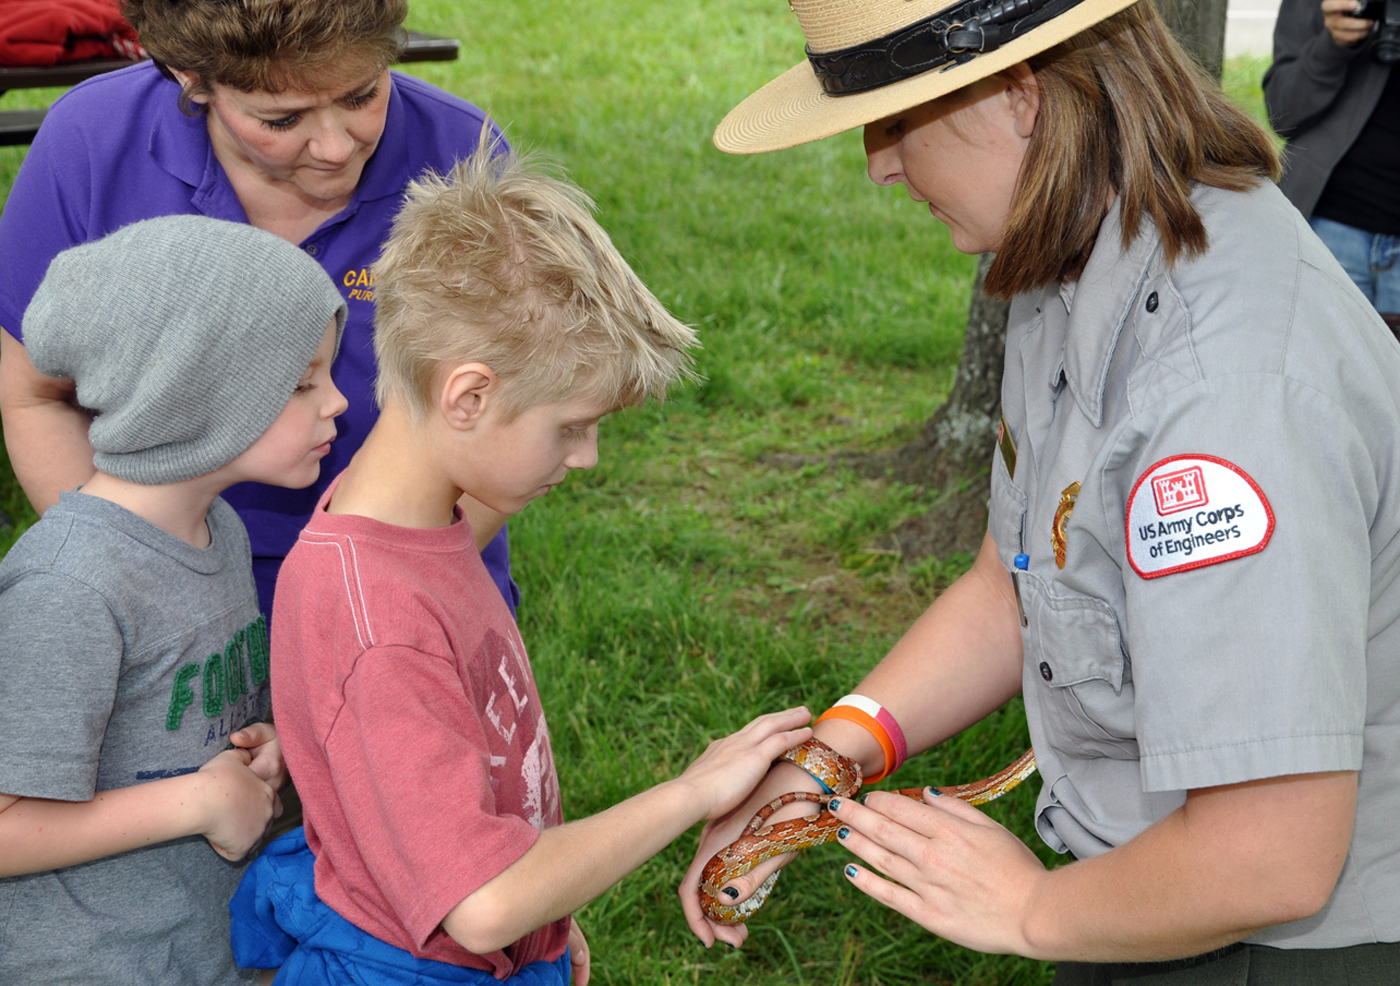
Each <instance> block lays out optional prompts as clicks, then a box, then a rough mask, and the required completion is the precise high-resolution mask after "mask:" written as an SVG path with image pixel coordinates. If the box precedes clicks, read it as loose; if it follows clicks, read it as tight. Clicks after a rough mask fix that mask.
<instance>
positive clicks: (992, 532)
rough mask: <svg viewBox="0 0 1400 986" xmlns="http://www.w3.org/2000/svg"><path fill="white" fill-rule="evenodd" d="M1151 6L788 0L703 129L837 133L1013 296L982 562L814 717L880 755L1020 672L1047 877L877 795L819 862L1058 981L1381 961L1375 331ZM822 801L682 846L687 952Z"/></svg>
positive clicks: (1389, 866) (1389, 820) (973, 943)
mask: <svg viewBox="0 0 1400 986" xmlns="http://www.w3.org/2000/svg"><path fill="white" fill-rule="evenodd" d="M1151 2H1152V0H1140V2H1138V3H1137V4H1136V5H1132V6H1129V5H1128V3H1126V2H1125V0H1045V2H1042V0H1016V2H996V0H962V2H957V0H955V2H953V3H951V4H950V3H949V2H948V0H792V7H793V10H794V11H795V12H796V15H797V18H798V20H799V22H800V24H801V26H802V29H803V31H804V33H805V35H806V38H807V55H808V58H807V60H805V61H803V62H802V63H801V64H799V65H798V66H797V67H795V68H793V69H791V70H790V71H788V72H786V73H785V74H783V75H782V76H780V77H779V78H778V79H776V80H774V81H773V82H771V83H770V84H769V85H767V86H765V87H764V88H763V89H761V90H760V91H758V92H757V93H755V94H753V95H752V96H750V97H749V98H748V99H747V100H745V101H744V102H743V103H742V104H741V105H740V106H739V107H737V108H736V109H735V110H734V111H733V112H731V113H730V115H729V116H728V117H727V118H726V119H725V120H724V122H723V123H722V124H721V125H720V127H719V129H718V131H717V133H716V135H715V141H716V143H717V144H718V145H719V147H720V148H721V149H723V150H726V151H730V152H734V153H752V152H760V151H772V150H778V149H781V148H785V147H790V146H793V145H796V144H799V143H802V142H805V141H810V140H816V139H819V138H822V137H826V136H829V135H832V134H835V133H838V132H841V131H844V130H848V129H852V128H855V127H863V128H864V134H865V149H866V154H867V158H868V168H869V176H870V178H871V180H873V181H875V182H876V183H877V184H881V185H893V184H902V185H904V186H905V187H906V189H907V190H908V192H909V194H910V195H911V196H912V197H913V198H915V199H916V200H919V201H923V202H927V203H928V205H929V211H930V212H931V213H932V215H933V216H934V218H936V219H939V220H941V221H942V222H944V223H945V224H946V225H947V226H948V228H949V230H950V232H951V235H952V239H953V243H954V244H955V245H956V246H957V247H958V248H959V249H960V250H963V251H964V252H967V253H980V252H985V251H992V252H995V253H996V254H997V258H996V262H995V263H994V264H993V265H992V267H991V269H990V272H989V274H988V277H987V288H988V290H989V291H990V292H992V293H995V294H1000V295H1003V296H1007V297H1013V298H1014V300H1013V304H1012V308H1011V316H1010V324H1009V328H1008V332H1007V340H1006V370H1005V377H1004V383H1003V389H1002V412H1003V416H1004V420H1003V424H1002V433H1001V436H1000V438H1001V440H1000V441H999V442H997V441H995V439H994V436H988V452H989V454H990V455H991V468H992V497H991V501H990V507H989V520H988V531H987V536H986V540H985V542H984V544H983V547H982V550H981V552H980V554H979V555H978V557H977V559H976V562H975V563H974V565H973V567H972V569H971V571H969V572H968V574H967V575H965V576H964V577H963V578H961V579H960V580H959V581H958V582H957V583H956V584H955V585H954V586H952V587H951V588H950V589H949V590H948V591H947V592H946V593H944V594H943V595H942V596H941V597H940V598H939V599H938V601H937V602H935V603H934V605H933V606H932V607H931V608H930V609H929V611H928V612H927V613H925V614H924V616H923V617H921V618H920V619H919V621H918V622H917V623H916V624H915V625H914V627H913V628H912V629H911V630H910V631H909V632H908V634H907V635H906V636H905V637H904V638H903V639H902V640H901V641H900V642H899V643H898V644H897V645H896V646H895V647H894V649H893V650H892V651H891V652H890V653H889V655H888V656H887V657H886V658H885V659H884V660H883V661H882V662H881V663H880V664H879V665H878V666H877V667H876V668H875V669H874V670H873V671H872V672H871V673H870V674H869V675H868V676H867V677H866V678H865V679H864V680H863V681H861V682H860V683H859V684H856V685H855V693H856V694H855V696H854V697H848V698H847V699H843V700H842V702H841V703H838V712H839V714H838V715H835V716H831V717H828V718H825V719H823V720H822V721H820V722H819V723H818V724H817V727H816V733H817V736H818V738H820V739H821V740H823V741H824V742H825V743H827V744H829V745H830V746H831V747H832V748H834V749H835V750H837V751H838V752H840V753H843V754H845V755H847V756H849V757H851V758H853V759H855V760H858V761H859V762H860V763H861V765H862V766H863V768H864V771H865V773H866V775H867V776H872V775H873V776H882V775H884V774H886V773H888V772H889V771H890V770H892V769H893V768H896V767H897V766H898V762H899V761H900V760H901V759H902V758H903V756H904V754H905V752H906V751H907V752H918V751H921V750H924V749H927V748H929V747H930V746H933V745H934V744H936V743H939V742H941V741H942V740H943V739H945V738H947V737H948V736H950V735H952V734H954V733H956V732H958V731H959V730H961V729H964V728H966V727H967V726H968V725H970V724H972V723H974V722H976V721H978V720H979V719H981V718H982V717H984V716H986V715H987V714H989V713H990V712H992V711H993V710H995V709H997V708H998V707H999V706H1001V705H1002V703H1004V702H1005V701H1006V700H1007V699H1009V698H1011V697H1012V696H1013V695H1015V694H1017V693H1018V692H1019V693H1020V694H1022V695H1023V696H1024V698H1025V704H1026V715H1027V719H1028V722H1029V727H1030V734H1031V738H1032V741H1033V744H1034V749H1035V754H1036V758H1037V760H1038V761H1039V767H1040V774H1041V783H1042V787H1041V791H1040V796H1039V800H1038V802H1037V804H1036V819H1035V824H1036V829H1037V831H1038V833H1039V835H1040V837H1041V838H1042V839H1044V840H1045V841H1046V843H1048V844H1049V845H1050V846H1051V847H1053V848H1054V849H1056V850H1058V851H1061V852H1066V853H1069V854H1072V856H1073V859H1074V862H1072V863H1070V864H1069V865H1065V866H1061V867H1058V868H1056V869H1053V870H1047V869H1046V868H1045V867H1043V866H1042V865H1041V864H1040V862H1039V861H1038V860H1037V859H1036V858H1035V857H1034V856H1033V855H1032V854H1031V853H1030V851H1029V850H1028V849H1027V848H1026V847H1025V846H1024V845H1023V844H1022V843H1021V842H1019V840H1017V839H1016V838H1015V837H1014V836H1013V835H1012V834H1011V833H1009V832H1008V831H1006V830H1005V829H1004V828H1002V827H1001V826H999V825H997V824H995V823H993V822H991V821H990V820H989V819H988V818H986V817H985V816H984V815H983V814H982V813H981V812H979V811H977V810H976V809H974V808H971V807H969V806H967V805H965V804H963V803H962V802H960V801H957V800H955V799H954V798H949V797H936V796H934V795H933V794H930V795H928V796H926V797H925V799H924V802H922V803H921V802H916V801H912V800H908V799H904V798H897V797H894V796H893V795H889V794H876V795H872V796H871V797H870V798H869V800H868V803H867V804H865V805H862V804H861V803H859V802H858V801H856V800H855V799H851V798H845V799H838V801H837V802H834V803H833V805H832V808H833V811H834V814H835V816H836V818H837V819H839V821H840V824H841V826H842V832H843V835H842V837H841V841H842V843H843V844H844V845H845V846H846V847H847V848H848V849H849V850H850V851H851V852H852V853H853V855H854V858H853V859H851V860H849V861H848V862H849V865H847V866H846V872H847V875H848V877H849V878H850V880H851V882H852V883H853V884H854V885H855V886H856V887H857V888H859V889H860V890H862V891H864V892H865V893H868V894H870V895H872V896H874V897H876V898H877V899H878V900H880V901H882V902H884V903H885V904H887V905H889V906H890V907H892V908H894V909H896V910H898V911H900V912H901V913H903V914H905V915H907V916H909V917H910V918H912V919H913V920H915V921H917V922H918V923H920V924H921V925H923V926H924V927H926V928H928V929H929V930H930V931H931V932H933V933H935V934H938V935H941V936H943V937H946V938H949V939H951V940H953V941H956V942H959V943H961V944H964V945H966V946H968V947H971V948H975V949H979V950H982V951H987V952H996V953H1016V954H1020V955H1026V956H1030V957H1034V958H1041V959H1047V960H1052V961H1056V962H1058V963H1060V965H1059V968H1058V973H1057V980H1056V981H1057V982H1058V983H1061V984H1065V983H1116V982H1119V981H1125V980H1126V979H1134V980H1137V979H1138V978H1141V977H1143V976H1147V977H1149V978H1150V981H1151V982H1153V983H1156V982H1159V981H1161V982H1167V981H1170V982H1172V983H1197V982H1199V983H1206V982H1209V983H1246V982H1250V983H1254V982H1261V983H1263V982H1267V983H1283V982H1288V983H1293V982H1298V983H1302V982H1307V983H1348V982H1353V983H1361V982H1367V983H1369V982H1390V983H1394V982H1400V946H1397V945H1396V944H1394V943H1396V942H1400V825H1396V823H1395V819H1396V818H1400V444H1397V441H1396V435H1397V434H1400V347H1397V345H1396V342H1395V339H1394V338H1392V337H1391V335H1390V333H1389V332H1388V331H1387V329H1386V327H1385V326H1384V324H1383V323H1382V322H1381V321H1380V319H1379V318H1378V316H1376V315H1375V313H1374V312H1373V311H1372V310H1371V309H1370V307H1369V306H1368V305H1367V303H1366V301H1365V299H1364V298H1363V297H1362V296H1361V295H1360V293H1359V292H1358V291H1357V290H1355V288H1354V286H1353V285H1352V284H1351V282H1350V280H1349V279H1348V278H1347V276H1346V275H1345V273H1343V271H1342V270H1341V268H1340V267H1339V266H1338V265H1337V263H1336V262H1335V261H1334V260H1333V259H1332V257H1331V255H1330V254H1329V253H1328V251H1327V250H1326V248H1325V247H1323V245H1322V244H1321V243H1320V242H1319V241H1318V240H1317V238H1316V237H1315V236H1314V235H1313V234H1312V232H1311V231H1310V230H1309V228H1308V226H1307V224H1306V223H1305V222H1304V221H1303V219H1302V218H1301V217H1300V216H1299V215H1298V213H1297V211H1296V210H1295V209H1294V208H1293V207H1292V206H1291V205H1289V204H1288V202H1287V201H1286V200H1284V198H1283V197H1282V195H1280V193H1279V192H1278V190H1277V188H1276V187H1275V186H1274V184H1273V181H1272V179H1273V178H1275V177H1276V176H1277V171H1278V169H1277V161H1276V159H1275V155H1274V152H1273V149H1272V145H1271V143H1270V140H1269V137H1268V136H1267V134H1266V133H1265V132H1264V131H1263V130H1262V129H1261V128H1260V127H1258V126H1257V125H1256V124H1254V123H1253V122H1252V121H1250V120H1249V119H1248V118H1247V117H1246V116H1245V115H1244V114H1242V113H1241V112H1240V111H1239V110H1237V109H1236V108H1234V107H1233V106H1231V105H1230V104H1229V103H1228V102H1227V101H1226V100H1225V99H1224V98H1223V97H1222V96H1221V94H1220V92H1219V90H1218V88H1217V87H1215V85H1214V84H1213V83H1211V82H1209V81H1207V80H1206V79H1205V78H1204V77H1203V76H1202V74H1201V73H1200V72H1199V70H1198V69H1197V68H1196V67H1195V66H1194V65H1193V64H1192V63H1191V62H1190V60H1189V59H1188V58H1187V56H1185V55H1184V54H1183V52H1182V50H1181V49H1180V47H1179V46H1178V44H1177V43H1176V41H1175V40H1174V39H1173V38H1172V37H1171V35H1170V32H1169V31H1168V30H1167V28H1166V27H1165V25H1164V23H1163V21H1162V19H1161V17H1160V15H1159V14H1158V12H1157V11H1156V9H1155V8H1153V7H1152V6H1151ZM853 684H855V683H854V682H853ZM815 784H816V782H815V781H813V780H812V779H811V778H810V777H808V776H807V775H805V774H803V773H802V772H801V771H799V770H797V769H796V768H795V767H793V766H791V765H789V764H780V765H779V766H778V767H775V768H774V770H773V772H771V773H770V774H769V777H768V778H767V780H766V781H765V782H764V784H763V786H761V787H760V788H759V789H758V790H757V791H756V792H755V794H754V796H753V797H752V798H751V799H750V801H749V802H748V803H747V804H746V805H745V806H743V807H741V808H740V809H739V810H738V811H736V812H735V813H734V815H733V816H732V817H730V818H729V819H726V820H723V821H721V822H719V823H714V824H712V825H711V827H710V828H709V829H708V830H707V832H706V835H705V838H704V839H703V840H702V844H701V847H700V850H699V853H698V855H697V858H696V864H695V866H693V867H692V869H691V871H690V873H689V875H688V877H687V879H686V882H685V884H684V885H683V886H682V888H681V897H682V900H683V902H684V905H685V908H686V912H687V915H688V917H689V920H690V924H691V927H692V928H693V929H694V931H695V932H696V934H697V935H698V936H699V937H700V938H701V939H702V940H703V941H705V942H706V943H707V944H709V943H712V942H714V941H715V940H724V941H727V942H729V943H731V944H740V943H742V941H743V939H744V935H745V932H744V929H743V928H742V927H738V926H728V925H720V924H717V923H715V922H713V921H711V920H708V919H707V918H706V917H705V916H704V913H703V912H702V911H701V909H700V906H699V901H698V897H697V884H698V880H699V872H700V868H701V867H702V866H703V865H704V863H705V861H706V860H707V859H709V857H710V856H711V855H712V854H713V853H714V852H715V851H716V850H717V849H719V848H721V847H722V846H724V845H726V844H727V843H729V842H730V841H732V840H733V839H734V838H735V837H736V835H737V834H738V832H739V830H740V829H741V828H742V826H743V825H744V823H745V822H746V821H747V820H748V818H749V817H750V815H751V814H752V812H753V811H754V810H755V808H756V807H757V806H758V805H761V804H763V803H765V802H766V801H768V800H769V799H771V798H773V797H774V796H775V795H776V794H777V793H780V792H782V791H790V790H798V789H800V790H814V789H815ZM774 865H775V864H774V863H769V864H766V865H764V866H760V867H758V868H756V869H754V870H753V871H752V872H751V873H749V874H748V875H746V876H744V877H741V878H738V879H736V880H735V881H733V883H732V884H731V885H730V887H729V888H728V889H729V890H731V891H734V893H732V894H729V895H728V896H731V897H733V898H736V899H742V898H744V897H746V896H747V895H748V894H749V893H750V892H751V891H752V890H753V889H754V887H755V886H757V884H758V883H759V882H760V881H761V880H762V879H763V878H764V877H765V876H766V875H767V873H768V872H769V871H770V870H771V869H772V868H773V866H774ZM1153 977H1162V978H1161V979H1160V980H1159V979H1158V978H1153Z"/></svg>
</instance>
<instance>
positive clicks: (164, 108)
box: [0, 62, 520, 613]
mask: <svg viewBox="0 0 1400 986" xmlns="http://www.w3.org/2000/svg"><path fill="white" fill-rule="evenodd" d="M392 78H393V84H392V87H391V89H390V94H389V109H388V115H387V118H386V121H385V126H384V136H383V138H381V140H380V142H379V147H378V148H377V149H376V150H375V152H374V155H373V156H372V157H371V158H370V159H369V161H368V162H367V163H366V165H365V170H364V174H363V175H362V176H361V178H360V183H359V186H358V187H357V188H356V189H355V194H354V197H353V198H352V199H351V201H350V204H349V205H348V206H346V207H345V209H344V211H342V212H341V213H340V214H339V215H337V216H336V217H335V218H333V219H330V220H328V221H327V222H325V223H324V224H323V225H322V226H321V227H320V228H319V229H317V230H316V232H314V233H312V234H311V235H310V236H309V237H307V238H306V240H305V241H303V242H302V243H301V247H302V249H304V250H305V251H306V252H307V253H308V254H310V255H311V256H313V257H315V258H316V260H318V261H319V262H320V264H321V266H322V267H324V268H325V269H326V271H327V272H328V273H329V274H330V276H331V279H332V280H333V281H335V283H336V285H337V286H338V287H339V288H340V291H341V294H342V295H343V296H344V297H345V301H346V305H347V306H348V309H349V313H348V317H347V319H346V325H345V336H344V340H343V341H342V343H341V346H340V353H339V355H338V356H337V357H336V362H335V366H334V368H333V374H332V375H333V377H334V379H335V383H336V386H337V387H339V388H340V390H341V392H342V393H344V394H345V397H346V399H347V400H348V401H349V402H350V407H349V410H347V411H346V412H345V413H344V414H343V415H341V417H340V418H339V419H338V420H337V422H336V427H337V431H338V433H339V437H338V438H337V440H336V441H335V443H334V444H333V445H332V446H331V452H330V455H328V456H327V457H326V458H325V459H324V460H323V461H322V463H321V478H320V479H319V480H318V481H317V483H316V484H315V485H314V486H312V487H310V488H309V489H305V490H286V489H281V488H278V487H273V486H266V485H264V484H261V483H242V484H240V485H238V486H234V487H231V488H230V489H229V490H228V491H227V492H225V493H224V498H225V499H227V500H228V502H229V503H231V504H232V505H233V506H234V508H235V509H236V510H237V511H238V514H239V516H240V517H242V518H243V522H244V523H245V524H246V525H247V527H248V535H249V538H250V540H251V541H252V545H253V567H254V573H255V575H256V577H257V581H258V598H259V601H260V602H261V604H262V607H263V611H264V612H269V613H270V612H271V611H272V587H273V582H274V581H275V578H276V572H277V568H278V567H279V566H280V565H281V562H282V559H283V558H284V557H285V556H286V554H287V551H288V550H289V549H290V548H291V546H292V544H293V543H294V542H295V540H296V537H297V534H298V533H299V532H300V531H301V528H302V527H303V526H304V525H305V523H306V521H307V519H308V518H309V517H310V516H311V511H312V508H313V507H315V505H316V501H317V500H318V499H319V498H320V495H321V491H322V490H324V489H325V487H326V485H327V484H328V483H329V482H330V481H331V479H333V478H334V477H335V476H337V475H339V473H340V471H341V470H342V469H344V468H345V466H346V465H347V464H348V463H349V461H350V457H351V456H352V455H354V454H355V450H356V449H358V448H359V447H360V444H361V443H362V442H363V441H364V439H365V435H367V434H368V433H369V430H370V428H371V426H372V425H373V424H374V421H375V419H376V417H377V416H378V410H377V409H376V408H375V404H374V372H375V366H374V347H373V317H374V280H373V274H372V273H371V269H372V267H373V264H374V262H375V260H377V259H378V257H379V250H380V246H381V245H382V244H383V242H384V241H385V240H386V239H387V238H388V236H389V229H390V225H391V223H392V221H393V218H394V214H395V213H396V212H397V211H398V208H399V205H400V204H401V202H402V197H403V190H404V186H405V185H407V183H408V182H409V180H410V179H412V178H415V177H417V176H418V175H420V174H421V173H423V172H424V171H426V170H432V171H436V172H439V173H443V172H446V171H447V170H449V169H450V168H451V167H452V165H453V164H454V163H455V162H456V161H457V160H459V159H460V158H463V157H466V156H467V155H469V154H471V152H472V151H473V150H475V148H476V146H477V138H478V137H479V136H480V134H481V128H482V125H483V123H484V121H485V119H486V114H485V113H484V112H482V111H481V110H480V109H478V108H477V107H475V106H473V105H471V104H470V103H468V102H466V101H465V100H462V99H458V98H457V97H456V96H452V95H449V94H448V93H445V92H443V91H442V90H440V89H437V88H435V87H434V86H430V85H428V84H427V83H426V82H422V81H420V80H418V79H415V78H413V77H412V76H407V75H401V74H399V73H397V72H395V73H392ZM178 96H179V87H178V86H176V85H175V83H173V82H170V81H169V80H167V79H165V78H164V77H162V76H161V74H160V73H159V72H158V71H157V70H156V68H155V67H154V66H153V65H151V64H150V63H149V62H147V63H144V64H141V65H136V66H133V67H132V68H128V69H123V70H121V71H119V72H112V73H110V74H108V75H100V76H98V77H96V78H94V79H89V80H88V81H86V82H84V83H82V84H81V85H78V86H75V87H74V88H73V89H71V90H70V91H69V92H67V93H65V94H64V95H63V96H62V97H61V98H60V99H59V100H58V101H57V102H56V103H54V106H53V108H52V109H51V110H50V111H49V114H48V118H47V119H46V120H45V121H44V125H43V127H41V128H40V130H39V135H38V137H36V138H35V140H34V144H33V146H32V147H31V148H30V150H29V155H28V156H27V157H26V158H25V161H24V165H23V166H22V167H21V168H20V172H19V175H18V177H16V179H15V183H14V188H13V189H12V190H11V192H10V197H9V200H8V201H7V202H6V204H5V209H4V212H3V213H0V327H4V328H5V329H7V330H8V331H9V332H10V333H11V334H12V335H14V336H15V337H16V338H20V332H21V324H22V319H23V315H24V310H25V308H26V307H27V306H28V304H29V299H30V298H31V297H32V296H33V294H34V291H35V289H36V288H37V287H38V286H39V282H40V281H41V280H42V279H43V276H44V273H45V271H47V270H48V266H49V261H51V260H52V259H53V258H54V256H55V255H56V254H58V253H59V252H60V251H62V250H65V249H67V248H68V247H70V246H75V245H77V244H79V243H85V242H87V241H90V240H95V239H99V238H100V237H102V236H105V235H106V234H108V233H110V232H112V231H113V230H116V229H119V228H120V227H122V226H126V225H128V224H130V223H134V222H137V221H138V220H141V219H149V218H152V217H154V216H168V215H178V214H193V215H205V216H212V217H213V218H215V219H227V220H231V221H233V222H247V221H248V216H247V214H246V213H245V212H244V211H243V206H242V204H241V203H240V202H239V201H238V197H237V196H236V195H235V194H234V191H233V186H232V185H230V184H229V181H228V176H227V175H225V173H224V169H223V167H222V166H221V165H220V164H219V162H218V159H217V158H215V156H214V151H213V148H212V147H211V146H210V143H209V133H208V130H207V129H206V126H205V120H204V117H203V116H202V115H200V116H197V117H188V116H185V115H184V114H183V113H181V112H180V110H179V107H178V104H177V99H178ZM248 289H249V290H250V291H252V290H257V285H256V284H255V283H249V285H248ZM21 341H22V340H21ZM482 560H483V561H485V563H486V567H487V570H488V571H490V573H491V576H492V578H493V579H494V580H495V582H496V584H497V586H499V587H500V589H501V594H502V595H503V596H505V599H506V602H507V604H509V605H510V607H511V611H512V612H514V610H515V606H516V604H517V603H518V602H519V598H520V590H519V589H518V588H517V587H516V585H515V583H514V582H513V581H512V580H511V577H510V549H509V546H508V544H507V541H506V532H505V531H504V530H502V531H501V533H500V534H499V535H498V536H497V537H496V539H495V540H494V541H492V543H491V544H490V545H488V546H487V549H486V550H485V551H484V552H482Z"/></svg>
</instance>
